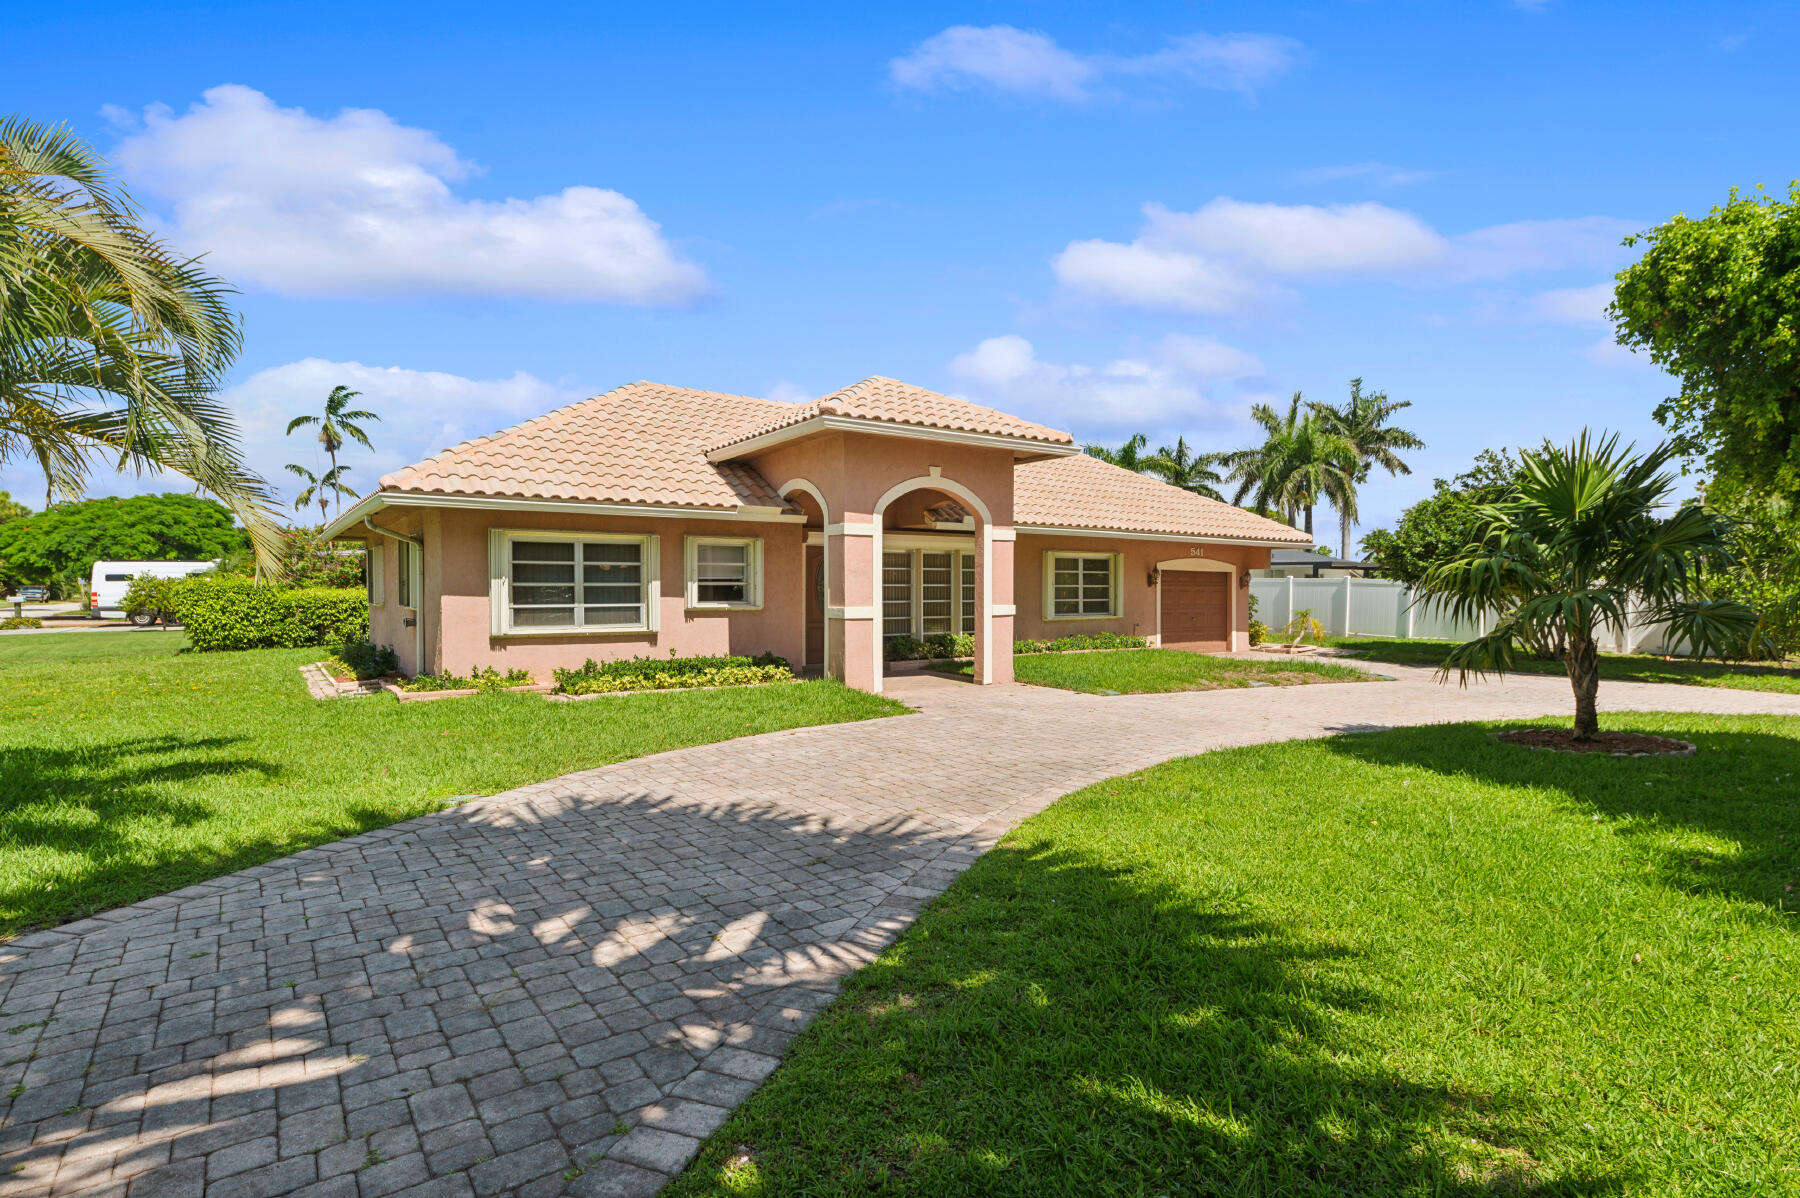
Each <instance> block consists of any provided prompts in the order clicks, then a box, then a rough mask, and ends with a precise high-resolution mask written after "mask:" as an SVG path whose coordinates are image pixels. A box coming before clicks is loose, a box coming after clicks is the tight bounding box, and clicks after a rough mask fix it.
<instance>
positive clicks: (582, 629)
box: [488, 528, 662, 638]
mask: <svg viewBox="0 0 1800 1198" xmlns="http://www.w3.org/2000/svg"><path fill="white" fill-rule="evenodd" d="M514 541H572V542H580V541H587V542H605V543H611V544H636V545H641V546H642V547H643V549H642V561H643V570H644V580H643V590H644V619H643V621H642V622H641V623H639V624H605V625H586V624H582V623H580V620H581V609H582V608H583V607H584V606H586V605H585V604H582V603H580V602H576V603H574V604H572V606H573V607H574V608H575V619H576V621H577V622H576V623H574V624H568V625H556V626H551V627H545V626H543V625H536V624H534V625H530V626H528V627H523V628H515V627H513V624H512V543H513V542H514ZM661 544H662V538H661V537H659V536H657V535H655V534H654V533H617V532H564V531H561V530H558V531H554V532H552V531H547V530H543V529H536V528H492V529H489V530H488V614H489V617H490V625H489V632H490V633H491V634H492V635H494V636H563V637H568V636H579V637H591V638H600V637H613V636H643V635H645V634H646V633H652V632H656V631H657V630H658V628H659V627H660V623H661V621H660V619H659V609H660V608H661V607H662V559H661ZM581 586H582V583H581V576H580V574H579V573H577V575H576V579H575V587H576V599H577V600H579V599H580V598H581Z"/></svg>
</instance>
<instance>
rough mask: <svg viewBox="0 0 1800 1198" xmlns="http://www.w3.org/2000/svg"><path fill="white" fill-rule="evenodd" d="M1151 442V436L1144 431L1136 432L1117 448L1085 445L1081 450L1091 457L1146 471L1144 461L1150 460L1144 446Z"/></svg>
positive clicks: (1133, 469) (1141, 471)
mask: <svg viewBox="0 0 1800 1198" xmlns="http://www.w3.org/2000/svg"><path fill="white" fill-rule="evenodd" d="M1148 444H1150V438H1149V437H1146V436H1145V435H1144V434H1143V433H1134V434H1133V435H1132V437H1131V439H1130V440H1128V441H1126V442H1125V444H1123V445H1121V446H1119V447H1118V448H1117V449H1109V448H1108V447H1106V446H1104V445H1099V444H1094V445H1083V446H1082V447H1081V452H1083V453H1085V454H1087V455H1088V456H1089V457H1090V458H1099V459H1100V460H1101V461H1103V462H1111V463H1112V464H1113V465H1115V466H1123V467H1124V468H1125V469H1127V470H1132V471H1136V472H1137V473H1139V474H1142V473H1143V472H1144V463H1145V462H1146V461H1147V460H1148V458H1147V456H1146V455H1145V453H1144V447H1145V446H1146V445H1148Z"/></svg>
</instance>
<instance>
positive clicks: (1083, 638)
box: [1013, 632, 1150, 656]
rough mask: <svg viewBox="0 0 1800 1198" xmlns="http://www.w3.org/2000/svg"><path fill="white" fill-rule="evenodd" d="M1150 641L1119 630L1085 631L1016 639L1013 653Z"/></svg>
mask: <svg viewBox="0 0 1800 1198" xmlns="http://www.w3.org/2000/svg"><path fill="white" fill-rule="evenodd" d="M1149 643H1150V642H1149V641H1147V640H1145V639H1144V638H1143V637H1141V636H1124V635H1121V634H1120V633H1117V632H1083V633H1078V634H1076V635H1074V636H1059V637H1057V638H1056V639H1055V640H1052V641H1014V642H1013V654H1014V656H1019V655H1022V654H1027V653H1073V652H1076V651H1077V650H1081V649H1142V648H1144V647H1145V646H1146V645H1148V644H1149Z"/></svg>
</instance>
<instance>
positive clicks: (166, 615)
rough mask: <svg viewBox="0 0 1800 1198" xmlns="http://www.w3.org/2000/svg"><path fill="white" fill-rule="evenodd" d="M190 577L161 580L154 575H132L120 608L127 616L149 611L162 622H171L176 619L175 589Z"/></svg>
mask: <svg viewBox="0 0 1800 1198" xmlns="http://www.w3.org/2000/svg"><path fill="white" fill-rule="evenodd" d="M192 577H194V576H193V575H191V574H190V575H187V576H185V577H181V578H163V577H160V576H158V575H155V574H136V575H133V576H132V579H131V585H130V586H129V587H127V588H126V589H125V598H124V599H123V600H122V601H121V606H122V607H123V608H124V609H125V614H126V615H128V616H135V615H137V614H138V613H139V612H144V611H149V612H155V613H157V614H158V615H160V616H161V617H162V618H163V620H164V622H167V621H169V620H173V619H175V618H176V614H175V605H176V601H177V600H176V595H177V588H179V587H180V585H181V584H182V583H184V582H186V581H187V580H188V578H192Z"/></svg>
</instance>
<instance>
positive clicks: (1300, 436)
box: [1222, 391, 1357, 536]
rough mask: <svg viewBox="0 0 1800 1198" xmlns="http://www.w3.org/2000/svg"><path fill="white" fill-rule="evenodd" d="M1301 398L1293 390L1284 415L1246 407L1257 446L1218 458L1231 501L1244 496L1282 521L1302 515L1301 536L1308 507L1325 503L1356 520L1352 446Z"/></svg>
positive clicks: (1310, 526)
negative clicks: (1231, 488)
mask: <svg viewBox="0 0 1800 1198" xmlns="http://www.w3.org/2000/svg"><path fill="white" fill-rule="evenodd" d="M1305 405H1306V397H1305V396H1303V395H1301V394H1300V392H1298V391H1296V392H1294V397H1293V399H1292V400H1290V401H1289V403H1288V410H1287V412H1286V413H1285V414H1282V413H1278V412H1277V411H1276V410H1275V409H1274V408H1272V407H1270V406H1269V405H1268V404H1257V405H1256V406H1254V407H1252V408H1251V409H1250V418H1251V419H1252V420H1254V421H1256V423H1257V424H1258V425H1259V426H1260V427H1261V428H1262V431H1263V441H1262V444H1261V445H1255V446H1251V447H1250V448H1248V449H1240V450H1236V451H1234V452H1232V453H1228V454H1226V455H1224V457H1223V459H1222V461H1223V464H1224V465H1225V466H1226V467H1227V470H1228V473H1227V475H1226V479H1227V481H1230V482H1235V483H1236V484H1237V485H1238V486H1237V492H1236V494H1234V495H1233V496H1232V500H1231V502H1233V503H1237V504H1241V503H1243V502H1244V499H1245V498H1246V497H1247V496H1254V499H1253V500H1252V502H1253V503H1254V504H1255V506H1256V507H1259V508H1271V507H1272V508H1277V509H1279V510H1281V511H1284V512H1286V513H1287V522H1288V523H1289V524H1295V523H1296V517H1295V514H1296V513H1297V512H1304V513H1305V516H1306V525H1305V527H1306V535H1307V536H1311V535H1312V532H1313V508H1314V506H1315V505H1316V504H1317V503H1318V502H1319V500H1320V499H1328V500H1330V501H1331V503H1332V505H1333V506H1334V507H1336V508H1337V510H1338V511H1340V512H1348V513H1349V514H1350V518H1351V519H1352V520H1354V519H1355V518H1356V470H1357V458H1356V447H1355V446H1354V445H1352V444H1351V442H1350V441H1349V439H1348V438H1346V437H1344V436H1342V435H1341V434H1339V433H1336V432H1333V431H1332V430H1331V429H1329V428H1327V427H1326V425H1325V423H1324V421H1322V420H1320V419H1319V417H1318V416H1317V415H1316V414H1315V413H1313V412H1312V411H1311V410H1310V409H1308V408H1307V407H1306V406H1305Z"/></svg>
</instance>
